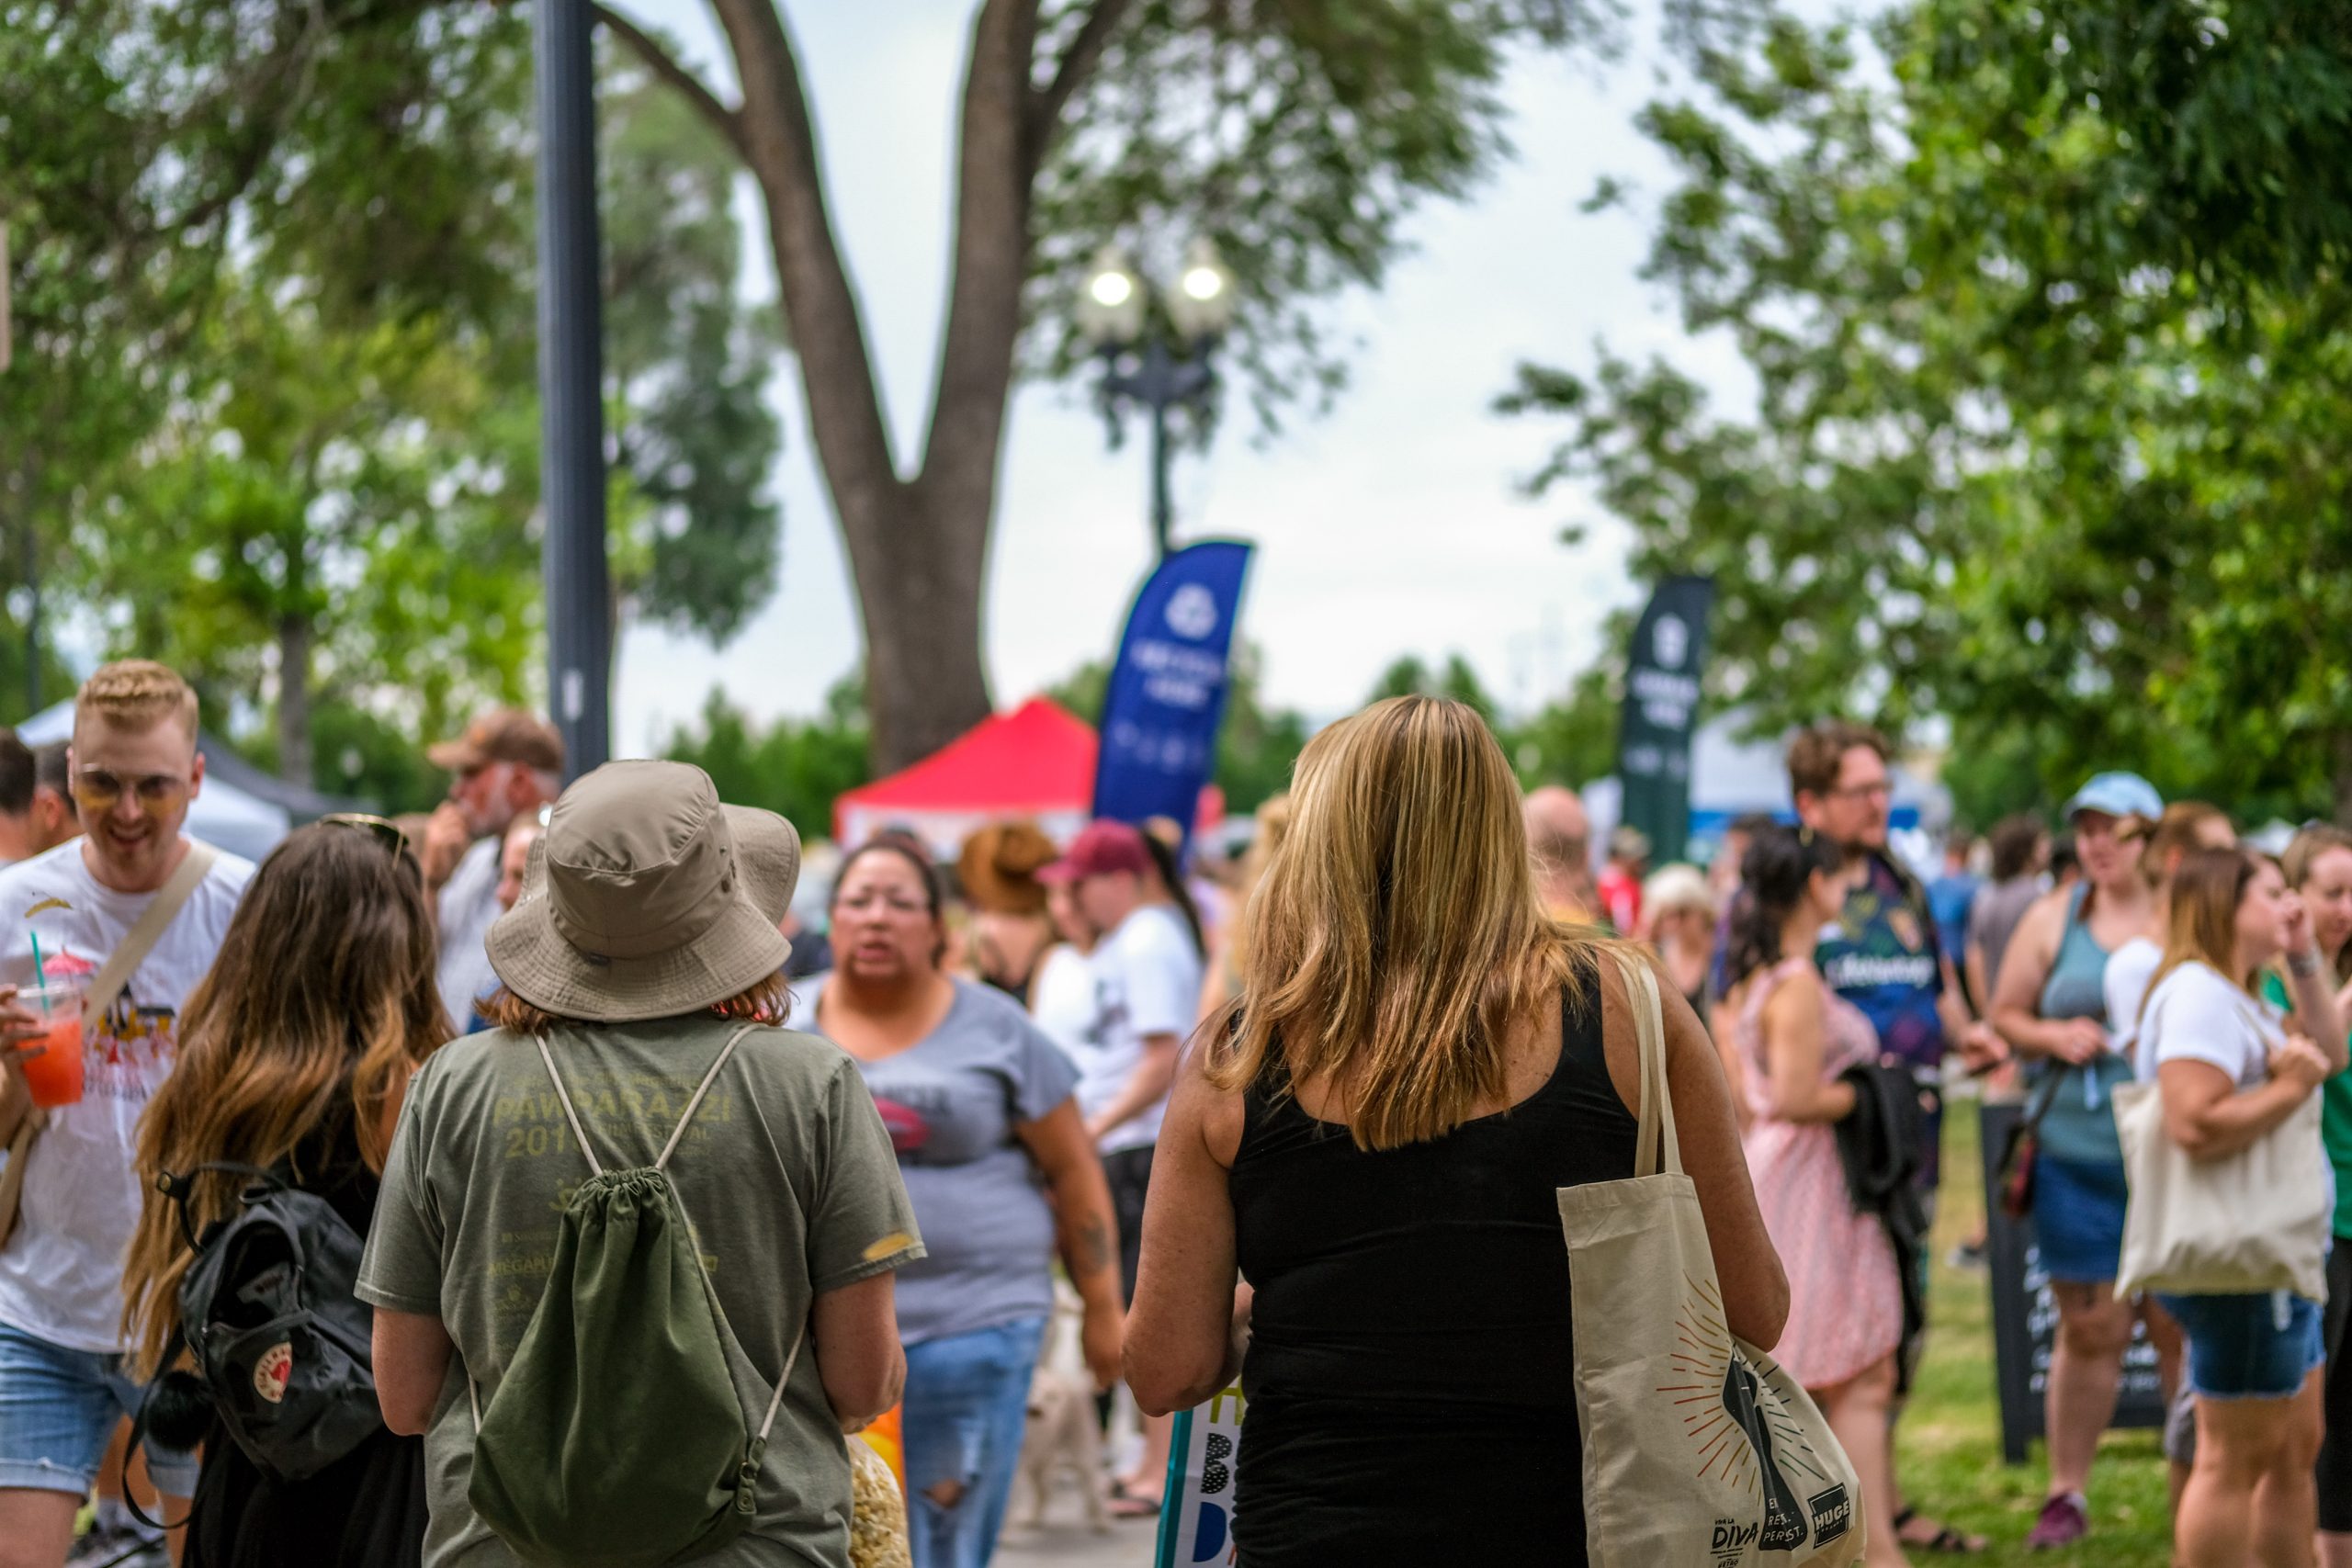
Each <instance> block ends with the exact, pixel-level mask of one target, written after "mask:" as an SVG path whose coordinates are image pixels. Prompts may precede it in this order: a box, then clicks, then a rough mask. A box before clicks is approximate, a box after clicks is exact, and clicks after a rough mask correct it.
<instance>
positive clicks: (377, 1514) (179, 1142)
mask: <svg viewBox="0 0 2352 1568" xmlns="http://www.w3.org/2000/svg"><path fill="white" fill-rule="evenodd" d="M434 962H435V948H434V942H433V921H432V918H431V916H430V914H429V913H428V912H427V910H426V908H425V904H424V882H423V879H422V877H421V876H420V875H419V874H418V871H417V867H416V863H415V861H414V860H413V858H412V857H411V856H410V855H409V854H408V852H407V850H406V847H405V844H404V843H403V841H402V840H401V836H400V834H399V831H398V829H394V828H392V827H391V826H390V824H389V823H386V824H380V825H379V824H373V823H369V822H366V821H363V820H359V819H356V818H352V819H345V820H342V821H336V822H322V823H317V824H314V825H312V826H311V827H308V828H304V829H300V830H298V831H297V832H295V833H294V834H292V835H291V836H290V837H288V839H287V840H286V841H285V842H284V843H282V844H280V845H278V847H277V849H276V850H275V851H274V852H272V853H271V854H270V856H269V858H268V859H267V860H266V861H264V862H263V863H262V864H261V869H260V870H259V871H258V872H257V873H255V874H254V879H253V883H252V885H251V886H249V887H248V888H247V889H246V892H245V897H244V902H243V904H242V905H240V906H239V907H238V909H237V913H236V916H235V918H234V919H232V921H231V922H230V926H229V931H228V934H227V936H226V937H225V938H224V939H223V941H222V942H221V946H220V958H219V960H218V961H217V962H216V963H215V964H213V966H212V971H211V973H210V974H209V975H208V976H205V978H204V980H203V981H202V983H201V984H199V985H198V987H197V988H196V990H195V992H194V993H193V994H192V995H191V996H190V997H189V998H188V1002H187V1010H185V1011H184V1012H183V1013H182V1015H181V1021H180V1047H179V1061H178V1065H177V1066H175V1068H174V1069H173V1072H172V1076H171V1077H169V1078H167V1079H166V1080H164V1087H163V1088H162V1089H158V1090H157V1091H156V1093H155V1098H154V1099H153V1101H151V1102H150V1103H149V1105H148V1107H147V1113H146V1115H145V1117H144V1118H143V1119H142V1120H141V1122H140V1132H139V1168H140V1174H141V1177H142V1178H143V1180H142V1182H141V1186H142V1187H143V1188H144V1190H145V1194H146V1195H145V1199H144V1201H143V1203H142V1205H141V1211H140V1216H139V1228H138V1230H137V1231H136V1232H135V1233H134V1234H133V1235H132V1238H131V1244H130V1257H129V1261H128V1266H127V1268H126V1269H125V1273H124V1280H123V1292H124V1296H125V1300H126V1305H125V1308H124V1314H123V1316H124V1325H125V1329H126V1332H127V1334H128V1336H129V1337H130V1338H131V1340H132V1342H133V1344H134V1345H135V1347H136V1349H135V1353H134V1359H135V1360H136V1361H137V1363H138V1365H139V1369H140V1372H141V1375H142V1376H146V1377H153V1375H155V1373H156V1372H157V1371H161V1370H164V1368H165V1367H167V1366H168V1365H169V1363H170V1361H171V1360H172V1359H173V1349H174V1347H175V1345H176V1344H177V1342H178V1334H179V1327H180V1323H179V1305H178V1292H179V1286H180V1280H181V1277H182V1276H183V1275H185V1274H186V1273H187V1268H188V1264H189V1262H190V1261H191V1260H192V1259H193V1258H194V1256H195V1254H194V1253H193V1251H192V1250H191V1249H190V1248H189V1247H188V1245H187V1240H186V1237H185V1234H184V1232H183V1230H182V1225H181V1215H180V1214H179V1213H178V1209H177V1206H176V1205H175V1203H174V1201H172V1200H171V1199H170V1198H167V1197H165V1196H164V1194H163V1193H162V1192H160V1191H159V1190H157V1189H156V1186H155V1179H156V1178H157V1176H158V1175H159V1174H161V1173H162V1172H164V1171H173V1172H183V1173H184V1172H187V1171H189V1170H190V1169H191V1168H194V1167H197V1166H199V1165H203V1164H205V1163H207V1162H209V1161H225V1162H232V1163H236V1164H242V1165H250V1166H257V1167H260V1168H264V1169H272V1170H277V1171H279V1172H281V1173H283V1175H284V1176H285V1178H286V1179H287V1180H288V1184H289V1185H291V1186H294V1187H298V1188H300V1189H302V1190H307V1191H310V1192H313V1193H315V1194H317V1195H319V1196H320V1197H322V1198H324V1199H326V1200H327V1201H329V1202H330V1203H331V1204H332V1205H333V1206H334V1210H335V1212H336V1213H338V1214H339V1215H341V1216H342V1218H343V1220H344V1223H345V1224H348V1225H349V1226H350V1227H351V1228H352V1230H353V1231H354V1232H356V1234H358V1235H362V1236H364V1235H367V1234H368V1221H369V1217H370V1214H371V1213H372V1212H373V1210H374V1209H375V1206H376V1191H377V1178H378V1176H379V1174H380V1173H381V1171H382V1169H383V1166H384V1156H385V1152H386V1149H387V1147H388V1145H389V1144H390V1138H391V1130H392V1126H393V1124H394V1122H396V1120H397V1119H398V1117H399V1114H400V1107H401V1096H402V1094H403V1092H404V1091H405V1090H406V1089H407V1086H408V1079H409V1075H410V1074H411V1073H412V1072H413V1071H414V1070H415V1068H416V1066H418V1064H420V1063H421V1062H423V1061H424V1059H425V1057H427V1056H428V1055H431V1054H432V1053H433V1052H434V1051H435V1049H436V1048H438V1047H439V1046H440V1045H441V1044H442V1043H443V1042H445V1041H447V1039H448V1037H449V1027H448V1021H447V1018H446V1017H445V1016H444V1014H443V1012H442V1009H441V1001H440V995H439V992H438V991H437V990H436V989H435V986H434ZM242 1180H243V1179H242V1178H240V1177H237V1176H235V1175H232V1174H223V1173H219V1172H212V1173H207V1174H204V1175H199V1176H196V1177H194V1178H192V1179H191V1182H192V1185H191V1187H190V1189H189V1190H188V1193H187V1222H188V1224H189V1225H190V1226H191V1227H193V1228H194V1229H195V1230H196V1231H197V1232H198V1234H201V1233H202V1230H203V1228H204V1226H205V1225H206V1224H209V1223H210V1222H212V1221H214V1220H219V1219H224V1218H227V1217H229V1216H230V1215H231V1214H232V1213H233V1212H234V1210H235V1209H236V1207H237V1190H238V1188H239V1186H240V1185H241V1183H242ZM423 1547H424V1452H423V1450H422V1449H421V1447H420V1446H419V1445H418V1443H417V1442H416V1440H415V1439H413V1438H397V1437H394V1436H393V1435H392V1434H391V1433H390V1432H389V1431H379V1433H377V1435H376V1436H375V1437H373V1438H369V1439H368V1441H367V1442H365V1443H363V1444H361V1445H360V1447H359V1448H358V1449H356V1450H354V1451H353V1452H352V1453H350V1454H349V1455H347V1456H345V1458H344V1459H342V1460H340V1461H336V1462H335V1463H334V1464H333V1465H330V1466H328V1467H327V1468H326V1469H325V1470H323V1471H322V1472H319V1473H318V1474H316V1475H314V1476H311V1478H310V1479H308V1480H305V1481H302V1482H300V1483H290V1484H283V1485H281V1484H277V1483H272V1482H270V1481H269V1480H267V1479H266V1478H265V1477H264V1475H263V1474H262V1472H261V1471H259V1470H258V1469H257V1468H255V1467H254V1463H253V1461H250V1460H249V1459H247V1458H246V1457H245V1454H244V1451H243V1450H241V1449H240V1448H239V1447H238V1446H237V1445H236V1444H235V1443H234V1442H232V1441H230V1440H228V1439H227V1438H225V1437H224V1436H222V1435H221V1434H220V1431H218V1430H217V1429H216V1430H215V1432H214V1434H213V1436H212V1437H211V1438H210V1439H209V1440H208V1441H207V1442H206V1443H205V1445H204V1469H203V1472H202V1474H201V1476H200V1477H199V1479H198V1483H197V1489H196V1495H195V1498H194V1500H193V1502H192V1504H191V1506H190V1510H189V1514H188V1529H187V1555H186V1558H185V1565H186V1568H220V1565H224V1564H226V1565H231V1568H264V1565H266V1564H277V1563H288V1562H301V1563H304V1564H306V1565H308V1564H318V1565H320V1568H361V1565H373V1564H386V1565H390V1564H413V1563H415V1562H418V1561H419V1559H420V1555H421V1553H422V1551H423Z"/></svg>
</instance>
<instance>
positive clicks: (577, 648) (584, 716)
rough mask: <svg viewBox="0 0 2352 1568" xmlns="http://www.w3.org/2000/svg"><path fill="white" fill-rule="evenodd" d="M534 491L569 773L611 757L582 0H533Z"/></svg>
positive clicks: (592, 127) (588, 68)
mask: <svg viewBox="0 0 2352 1568" xmlns="http://www.w3.org/2000/svg"><path fill="white" fill-rule="evenodd" d="M534 20H535V22H536V28H535V31H534V39H535V42H536V45H537V66H538V73H537V88H538V110H539V440H540V452H541V457H540V492H539V493H540V498H541V502H542V504H543V505H544V507H545V510H546V513H547V534H546V541H545V543H544V544H543V545H542V547H541V548H542V550H543V552H544V561H543V565H542V570H543V571H544V573H545V576H546V580H547V596H548V702H549V705H550V706H551V707H552V708H553V709H554V713H553V715H552V716H553V718H554V720H555V726H556V729H557V731H558V732H559V733H560V734H561V735H562V737H563V752H564V762H565V764H566V767H567V769H568V771H569V773H570V775H571V777H573V778H577V777H578V776H579V775H581V774H582V773H587V772H588V771H589V770H590V769H592V768H595V767H599V766H601V765H602V764H603V763H604V761H605V759H606V758H607V757H609V756H611V755H612V698H611V694H610V682H611V678H612V667H613V649H612V616H613V604H612V587H611V580H610V578H609V576H608V575H607V570H608V569H607V567H606V564H605V417H604V416H605V411H604V391H603V388H604V298H603V269H602V267H601V265H599V259H600V256H601V252H600V250H599V248H598V242H597V235H596V89H595V72H594V59H593V56H592V55H591V53H590V51H589V36H588V35H589V32H590V30H591V29H592V28H594V25H595V18H594V12H593V8H592V7H591V6H590V5H589V4H588V0H538V8H537V12H536V14H535V17H534Z"/></svg>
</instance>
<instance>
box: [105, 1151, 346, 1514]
mask: <svg viewBox="0 0 2352 1568" xmlns="http://www.w3.org/2000/svg"><path fill="white" fill-rule="evenodd" d="M208 1171H218V1172H221V1173H224V1174H228V1175H232V1176H246V1177H250V1178H252V1179H251V1180H250V1181H249V1182H247V1183H246V1185H245V1187H244V1188H243V1190H242V1191H240V1192H239V1194H238V1198H239V1200H240V1201H241V1202H242V1204H243V1207H242V1208H241V1209H240V1210H239V1211H238V1212H237V1213H234V1214H232V1215H231V1216H230V1217H229V1218H227V1219H222V1220H215V1221H214V1222H213V1223H212V1224H209V1225H207V1226H205V1227H204V1234H203V1235H200V1236H199V1235H197V1234H196V1233H195V1231H194V1229H193V1227H191V1226H190V1224H188V1217H187V1200H188V1193H189V1191H190V1190H191V1188H192V1186H193V1185H194V1179H195V1178H196V1177H198V1176H200V1175H202V1174H204V1173H206V1172H208ZM155 1186H156V1188H157V1190H160V1191H162V1192H163V1193H164V1196H166V1197H168V1198H170V1199H171V1200H172V1201H174V1202H175V1203H176V1204H178V1205H179V1213H180V1231H181V1234H183V1235H186V1236H187V1242H188V1245H189V1247H193V1248H194V1249H195V1251H196V1258H195V1261H193V1262H192V1263H190V1264H189V1265H188V1269H187V1274H186V1275H185V1276H184V1277H183V1278H182V1279H181V1280H180V1292H179V1305H180V1337H181V1338H182V1339H183V1340H184V1341H185V1342H186V1343H187V1348H188V1353H189V1354H190V1356H191V1357H193V1358H194V1359H195V1362H196V1371H195V1379H196V1381H198V1382H201V1383H202V1385H203V1390H202V1395H203V1401H204V1404H207V1405H209V1414H210V1415H216V1416H219V1417H220V1425H221V1426H222V1427H226V1428H227V1429H228V1433H229V1436H230V1437H231V1438H233V1439H235V1441H236V1444H237V1446H238V1447H239V1448H241V1449H243V1450H244V1452H245V1457H246V1458H248V1459H250V1460H252V1461H254V1465H255V1466H256V1467H258V1468H259V1469H260V1471H261V1472H262V1473H263V1474H264V1475H266V1476H268V1477H269V1478H270V1479H271V1480H273V1481H277V1482H288V1481H300V1480H303V1479H305V1478H306V1477H309V1476H311V1475H315V1474H317V1473H318V1472H320V1471H322V1470H324V1469H325V1468H326V1467H327V1466H329V1465H331V1464H333V1463H334V1461H337V1460H339V1459H342V1458H343V1457H345V1455H346V1454H349V1453H350V1452H351V1451H352V1450H354V1449H356V1448H357V1447H358V1446H359V1445H360V1444H362V1443H364V1442H366V1441H367V1440H368V1438H371V1437H373V1436H375V1435H376V1434H377V1433H378V1432H380V1431H382V1430H383V1429H384V1416H383V1411H382V1409H381V1408H380V1407H379V1405H378V1404H377V1403H376V1376H375V1371H374V1367H373V1364H372V1361H371V1357H370V1337H371V1335H372V1333H373V1331H374V1314H373V1312H372V1311H371V1309H370V1308H369V1307H368V1305H367V1304H366V1303H363V1302H361V1301H360V1300H359V1299H358V1297H356V1295H354V1294H353V1293H352V1288H353V1285H354V1283H355V1282H356V1280H358V1278H359V1255H360V1249H361V1244H360V1239H359V1237H358V1236H357V1235H356V1234H354V1233H353V1231H352V1228H351V1227H350V1226H349V1225H348V1224H345V1223H344V1219H343V1216H342V1215H341V1214H338V1213H335V1211H334V1205H333V1204H331V1203H329V1202H328V1201H326V1200H325V1199H324V1198H322V1197H320V1196H318V1195H317V1194H315V1193H311V1192H305V1191H303V1190H300V1188H297V1187H294V1186H291V1185H289V1184H288V1180H287V1179H286V1177H285V1176H284V1175H282V1174H281V1173H279V1172H277V1171H271V1170H262V1169H259V1168H255V1167H254V1166H249V1165H233V1164H225V1163H223V1164H210V1165H199V1166H197V1167H196V1168H193V1169H191V1170H189V1171H188V1172H187V1174H186V1175H180V1176H175V1175H174V1174H172V1173H171V1172H170V1171H165V1172H164V1173H163V1174H161V1175H160V1176H158V1177H157V1178H156V1179H155ZM175 1376H185V1374H172V1373H167V1374H165V1377H164V1379H162V1380H159V1382H158V1384H157V1388H158V1389H162V1388H163V1387H164V1384H166V1383H168V1382H170V1380H171V1379H172V1378H173V1377H175ZM166 1402H168V1395H167V1396H166V1397H165V1399H164V1400H159V1399H158V1398H157V1397H156V1396H155V1393H153V1391H151V1394H150V1398H149V1399H148V1400H147V1401H146V1402H144V1404H161V1403H166ZM140 1420H141V1424H142V1425H150V1424H152V1425H155V1426H158V1427H160V1426H161V1424H162V1423H161V1421H160V1420H157V1421H154V1422H152V1423H151V1421H150V1414H149V1411H148V1410H147V1409H146V1408H144V1407H143V1406H142V1408H141V1413H140ZM157 1440H158V1441H159V1442H167V1441H169V1440H171V1439H170V1438H169V1437H168V1436H167V1435H166V1434H164V1432H162V1431H160V1430H159V1431H158V1432H157ZM131 1447H132V1448H133V1449H134V1450H135V1449H136V1448H137V1447H138V1444H137V1442H136V1441H134V1442H133V1443H132V1444H131Z"/></svg>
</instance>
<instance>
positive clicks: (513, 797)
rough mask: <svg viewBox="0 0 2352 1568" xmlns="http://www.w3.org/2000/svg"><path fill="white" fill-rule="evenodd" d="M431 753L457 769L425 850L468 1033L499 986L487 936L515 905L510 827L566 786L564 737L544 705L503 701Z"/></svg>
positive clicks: (455, 1003) (444, 962)
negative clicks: (508, 865) (478, 1007)
mask: <svg viewBox="0 0 2352 1568" xmlns="http://www.w3.org/2000/svg"><path fill="white" fill-rule="evenodd" d="M425 757H426V759H427V760H428V761H431V762H432V764H433V765H434V766H435V767H436V768H445V769H447V770H448V773H449V774H450V779H449V798H448V799H447V800H445V801H443V802H442V803H441V806H440V807H439V808H438V809H437V810H435V812H434V813H433V820H432V821H431V822H430V823H428V824H426V826H425V829H424V844H423V845H422V846H421V847H420V849H419V850H418V852H417V860H418V863H419V864H421V865H422V866H423V867H424V886H425V890H426V891H427V892H428V893H431V894H432V895H433V896H434V900H435V903H434V919H435V926H436V928H437V931H438V933H439V938H440V942H441V964H440V968H439V970H438V972H437V974H436V976H435V978H436V979H437V980H438V981H439V983H440V987H441V1005H442V1006H443V1007H444V1008H446V1009H447V1010H448V1014H449V1026H450V1027H451V1028H452V1029H455V1030H456V1031H457V1032H458V1033H460V1034H462V1033H464V1032H466V1028H467V1024H468V1021H469V1020H470V1019H471V1018H472V1016H473V1011H474V1004H475V1003H476V1002H479V1001H481V999H482V998H483V997H484V996H486V995H488V994H489V993H490V992H491V991H492V990H494V989H496V988H497V986H498V976H495V975H493V974H492V972H491V968H490V949H489V947H488V945H487V943H488V941H489V938H490V928H491V925H492V922H493V921H495V920H496V919H498V917H499V916H500V915H502V914H503V913H504V912H505V909H504V907H503V905H501V904H500V903H499V901H498V885H499V869H500V868H499V856H500V852H501V850H502V848H503V845H504V842H505V836H506V830H507V829H509V828H511V827H513V826H514V825H515V819H516V818H522V817H528V816H533V815H535V814H537V812H538V811H539V810H540V808H541V807H545V806H547V805H548V804H549V803H551V802H552V801H553V800H554V799H555V797H556V795H558V794H560V792H561V791H562V789H563V737H562V736H560V735H559V734H557V733H556V728H555V726H553V725H551V724H549V723H548V721H547V720H545V719H543V718H541V717H539V716H537V714H531V713H525V712H524V711H522V710H521V709H520V708H500V709H497V710H495V711H493V712H491V713H486V714H483V715H482V716H481V717H479V718H477V719H475V720H474V721H473V723H471V724H469V725H468V726H467V727H466V732H465V734H463V735H461V736H459V737H458V739H455V740H446V741H443V742H442V743H441V744H440V745H438V746H435V747H433V748H431V749H430V750H427V751H426V752H425Z"/></svg>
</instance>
